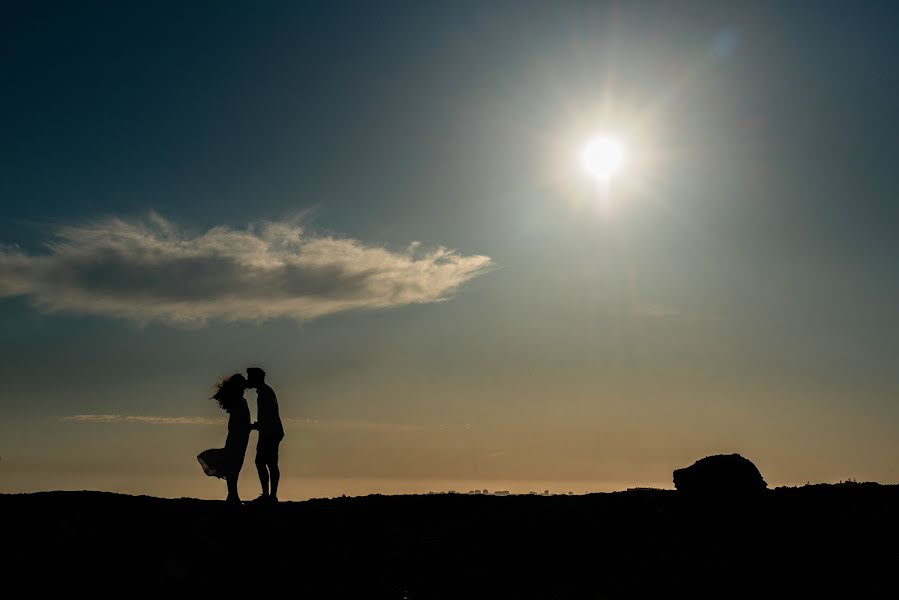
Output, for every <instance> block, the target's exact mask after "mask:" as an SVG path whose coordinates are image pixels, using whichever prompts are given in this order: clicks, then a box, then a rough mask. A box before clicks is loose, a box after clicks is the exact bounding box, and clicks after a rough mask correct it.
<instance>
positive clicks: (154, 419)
mask: <svg viewBox="0 0 899 600" xmlns="http://www.w3.org/2000/svg"><path fill="white" fill-rule="evenodd" d="M53 420H55V421H58V422H62V423H93V424H97V423H99V424H120V423H126V424H139V425H216V426H224V425H225V424H226V423H227V420H226V419H225V418H224V417H219V418H209V417H160V416H139V415H69V416H65V417H55V418H54V419H53ZM282 421H283V423H284V425H285V427H287V428H289V429H317V430H323V431H340V432H353V431H359V432H362V431H368V432H373V433H378V432H380V433H389V434H394V433H410V432H415V431H424V430H430V429H445V428H449V427H452V428H470V427H471V425H470V424H468V423H466V424H464V425H462V424H460V425H447V424H436V425H435V424H420V423H391V422H383V421H363V420H352V419H325V420H319V419H307V418H285V419H283V420H282Z"/></svg>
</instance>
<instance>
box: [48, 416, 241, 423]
mask: <svg viewBox="0 0 899 600" xmlns="http://www.w3.org/2000/svg"><path fill="white" fill-rule="evenodd" d="M57 420H58V421H62V422H64V423H139V424H141V425H224V424H225V419H223V418H219V419H210V418H208V417H145V416H131V415H70V416H67V417H59V418H58V419H57Z"/></svg>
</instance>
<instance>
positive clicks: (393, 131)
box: [0, 2, 899, 498]
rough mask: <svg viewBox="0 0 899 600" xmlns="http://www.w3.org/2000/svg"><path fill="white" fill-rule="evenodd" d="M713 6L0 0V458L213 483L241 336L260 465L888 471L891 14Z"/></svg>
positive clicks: (550, 471)
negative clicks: (615, 145) (201, 460)
mask: <svg viewBox="0 0 899 600" xmlns="http://www.w3.org/2000/svg"><path fill="white" fill-rule="evenodd" d="M744 4H751V6H742V7H738V6H737V5H736V4H734V5H733V6H728V5H726V3H720V2H714V3H695V4H689V3H686V2H677V3H672V2H659V3H652V2H637V3H617V2H610V3H601V2H583V3H582V2H543V3H526V2H514V3H507V4H503V3H499V2H490V3H470V4H469V3H465V2H452V3H437V2H435V3H420V2H409V3H403V2H399V3H370V2H362V3H358V4H354V3H349V2H346V3H342V2H335V3H327V5H325V3H321V4H319V5H302V4H301V3H283V4H282V3H275V2H266V3H236V2H234V3H218V2H210V3H203V2H192V3H188V5H185V3H181V2H175V3H168V2H147V3H124V4H123V3H113V2H110V3H90V2H79V3H58V4H53V3H13V4H8V5H5V6H4V8H3V9H2V18H0V76H2V82H3V83H2V85H0V164H2V168H0V206H2V213H0V331H2V339H3V343H2V344H0V375H2V381H3V382H4V386H3V394H2V399H0V411H2V412H0V417H2V418H0V491H16V492H18V491H33V490H43V489H59V488H65V489H82V488H99V489H108V490H114V491H127V492H132V493H148V494H156V495H167V496H182V495H184V496H187V495H192V496H200V497H212V498H214V497H221V496H223V495H224V484H223V483H222V482H221V481H218V480H213V479H210V478H207V477H205V476H204V475H203V474H202V471H201V470H200V468H199V465H198V464H197V463H196V459H195V456H196V454H198V453H199V452H200V451H202V450H204V449H206V448H210V447H216V446H221V445H222V443H223V440H224V436H225V430H224V424H223V423H224V421H223V420H222V419H223V418H224V416H225V415H224V413H222V411H220V410H219V409H218V407H217V405H216V404H215V402H214V401H211V400H208V397H209V396H210V395H211V387H212V385H213V384H214V383H215V381H216V380H217V379H219V378H221V377H222V376H225V375H228V374H230V373H233V372H235V371H241V370H243V369H244V368H245V367H246V366H249V365H260V366H262V367H264V368H265V369H266V371H267V372H268V373H269V378H268V379H269V383H270V384H271V385H272V386H273V387H274V389H275V390H276V391H277V393H278V396H279V398H280V401H281V412H282V416H283V417H284V418H285V419H287V438H286V440H285V443H284V444H283V446H282V470H283V472H284V473H285V477H286V478H287V482H286V484H285V490H284V491H285V493H284V495H285V496H286V497H288V498H303V497H309V496H314V495H327V494H339V493H343V491H342V490H346V493H365V492H378V491H380V492H396V491H410V490H417V489H442V488H450V487H455V488H456V489H460V488H461V489H464V487H465V486H470V487H478V488H484V487H487V488H490V489H496V488H504V487H505V488H510V487H511V488H515V489H519V488H520V489H526V488H528V487H532V488H533V489H543V488H544V487H550V486H551V487H553V489H558V490H567V489H571V490H574V491H585V490H587V489H621V488H623V487H626V486H631V485H660V486H670V485H671V484H670V477H671V471H672V469H674V468H677V467H681V466H684V465H686V464H689V463H691V462H692V461H694V460H696V459H698V458H701V457H702V456H705V455H708V454H714V453H723V452H726V453H730V452H739V453H742V454H743V455H744V456H747V457H748V458H750V459H752V460H753V461H754V462H755V463H756V464H757V465H758V466H759V468H760V470H761V471H762V473H763V475H765V477H766V479H767V480H768V482H769V484H772V485H783V484H787V485H794V484H804V483H805V482H806V481H813V482H814V481H825V482H830V481H838V480H840V479H845V478H847V477H852V478H857V479H859V480H862V479H865V480H878V481H881V482H891V483H896V482H899V406H897V398H899V354H897V350H896V346H895V344H896V342H895V340H896V339H897V337H899V336H897V334H899V304H897V302H896V298H897V291H899V289H897V288H899V275H897V258H896V257H897V256H899V237H897V236H896V235H895V226H896V224H897V223H899V203H897V198H899V173H897V169H896V166H895V160H896V156H897V145H899V38H897V36H896V35H895V23H896V20H897V18H899V11H897V10H896V9H895V8H894V7H891V6H889V3H877V2H871V3H857V4H853V5H852V7H851V10H847V7H848V5H847V4H846V3H845V2H839V3H837V2H833V3H827V2H817V3H815V5H814V9H810V7H809V6H807V5H805V4H803V3H795V4H793V5H792V6H786V5H785V4H786V3H782V2H772V3H762V2H754V3H744ZM600 130H603V131H605V130H608V131H612V132H614V133H616V134H618V135H620V136H621V137H622V139H624V140H626V142H627V147H628V153H629V155H628V164H626V165H625V168H624V169H623V170H622V172H621V173H620V175H619V177H618V179H616V181H615V182H614V185H613V189H611V190H610V191H605V192H600V191H599V190H597V189H596V186H595V185H594V184H593V182H590V181H589V179H588V178H587V177H586V176H585V174H584V173H583V172H582V170H581V169H580V168H579V165H578V164H577V157H578V152H579V148H580V147H581V145H582V144H583V143H584V141H585V140H587V139H589V137H590V136H591V135H593V134H595V133H596V132H597V131H600ZM247 396H248V399H249V400H250V404H251V407H252V406H253V400H254V395H253V393H252V392H249V393H248V394H247ZM219 420H221V421H219ZM254 480H255V474H254V472H253V469H252V464H251V463H250V462H248V463H247V466H246V469H245V471H244V474H243V477H242V478H241V490H242V494H243V495H245V496H247V497H252V496H253V495H255V492H256V483H255V482H254ZM323 482H325V483H323ZM516 486H518V487H516Z"/></svg>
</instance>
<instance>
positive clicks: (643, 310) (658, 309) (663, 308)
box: [633, 304, 682, 319]
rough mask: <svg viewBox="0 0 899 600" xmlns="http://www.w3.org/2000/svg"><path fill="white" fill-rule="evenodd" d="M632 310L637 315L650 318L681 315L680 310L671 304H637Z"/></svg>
mask: <svg viewBox="0 0 899 600" xmlns="http://www.w3.org/2000/svg"><path fill="white" fill-rule="evenodd" d="M633 312H634V314H635V315H637V316H638V317H648V318H651V319H665V318H668V317H677V316H679V315H681V314H682V313H681V311H679V310H678V309H676V308H674V307H673V306H667V305H665V304H638V305H637V306H635V307H634V309H633Z"/></svg>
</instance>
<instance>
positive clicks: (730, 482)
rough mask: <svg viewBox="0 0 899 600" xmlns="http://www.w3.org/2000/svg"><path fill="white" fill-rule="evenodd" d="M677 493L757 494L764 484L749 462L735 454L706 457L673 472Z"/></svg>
mask: <svg viewBox="0 0 899 600" xmlns="http://www.w3.org/2000/svg"><path fill="white" fill-rule="evenodd" d="M674 487H676V488H677V490H678V491H679V492H684V493H687V494H691V495H703V496H711V495H715V496H720V495H728V496H737V495H751V494H759V493H761V492H762V491H764V490H765V489H766V488H767V487H768V484H767V483H765V480H764V479H763V478H762V474H761V473H760V472H759V470H758V468H757V467H756V466H755V465H754V464H752V461H751V460H748V459H746V458H743V457H742V456H740V455H739V454H719V455H716V456H707V457H705V458H703V459H700V460H698V461H696V462H695V463H693V464H692V465H690V466H689V467H685V468H683V469H677V470H675V471H674Z"/></svg>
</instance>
